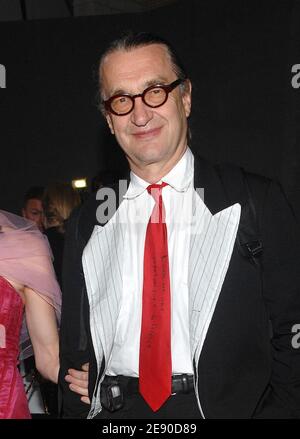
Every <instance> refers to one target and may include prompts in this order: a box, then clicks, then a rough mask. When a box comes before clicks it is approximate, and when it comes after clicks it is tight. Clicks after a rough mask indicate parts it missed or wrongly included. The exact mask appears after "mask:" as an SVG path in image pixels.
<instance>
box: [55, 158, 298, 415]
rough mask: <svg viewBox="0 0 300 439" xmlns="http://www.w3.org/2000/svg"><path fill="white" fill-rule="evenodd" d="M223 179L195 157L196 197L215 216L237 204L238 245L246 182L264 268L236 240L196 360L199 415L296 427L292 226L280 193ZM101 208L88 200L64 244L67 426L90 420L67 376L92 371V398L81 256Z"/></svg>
mask: <svg viewBox="0 0 300 439" xmlns="http://www.w3.org/2000/svg"><path fill="white" fill-rule="evenodd" d="M223 169H225V170H226V172H225V173H224V172H223V173H220V172H219V170H218V167H216V166H214V165H212V164H210V163H208V162H207V161H205V160H203V159H201V158H199V157H195V173H194V184H195V188H204V201H205V204H206V206H207V207H208V208H209V210H210V211H211V213H212V214H215V213H217V212H218V211H220V210H222V209H225V208H226V207H228V206H230V205H232V204H233V203H235V202H239V203H240V204H241V206H242V213H241V219H240V225H239V230H238V235H237V238H238V237H239V234H241V233H242V228H243V223H244V220H245V215H247V204H248V201H249V200H248V195H247V192H245V190H244V182H243V179H244V176H245V175H246V177H247V181H248V186H249V190H250V191H251V194H252V196H251V200H252V202H253V203H254V205H255V212H256V215H257V221H258V230H259V234H260V236H259V238H260V239H261V241H262V243H263V254H262V256H261V267H262V268H261V269H260V268H259V267H257V266H255V264H253V263H251V261H250V260H249V258H247V257H245V254H243V252H241V250H240V247H239V244H238V241H239V240H238V239H237V240H236V243H235V246H234V249H233V254H232V258H231V260H230V264H229V268H228V271H227V274H226V277H225V280H224V284H223V287H222V290H221V293H220V297H219V299H218V302H217V305H216V309H215V312H214V315H213V317H212V321H211V323H210V326H209V329H208V332H207V336H206V339H205V342H204V346H203V349H202V352H201V356H200V360H199V367H198V373H199V383H198V386H199V395H200V399H201V405H202V409H203V412H204V415H205V417H206V418H297V417H300V349H296V348H294V347H293V345H292V338H293V336H294V335H295V334H294V333H293V332H292V327H293V326H294V325H295V324H297V323H300V251H299V243H300V238H299V224H297V222H296V220H295V217H294V215H293V212H292V209H291V208H290V206H289V204H288V202H287V200H286V198H285V196H284V194H283V192H282V190H281V188H280V186H279V185H278V184H277V183H275V182H273V181H271V180H268V179H266V178H263V177H259V176H255V175H253V174H245V173H244V172H243V171H242V170H241V169H240V168H237V167H227V166H225V167H223ZM224 175H225V176H226V177H225V179H224ZM225 180H226V181H225ZM239 188H240V190H238V189H239ZM115 189H116V190H117V187H116V188H115ZM98 205H99V201H96V200H95V196H92V197H91V198H90V199H89V200H88V201H87V202H86V203H85V204H84V205H83V206H82V207H81V208H79V209H77V211H75V212H74V214H73V215H72V216H71V218H70V220H69V226H68V229H67V234H66V245H65V256H64V281H63V300H62V321H61V330H60V362H61V369H60V373H59V384H60V391H61V399H62V414H63V416H64V417H72V418H75V417H86V416H87V413H88V411H89V406H87V405H86V404H84V403H82V402H81V401H80V397H79V396H78V395H77V394H75V393H73V392H71V391H70V390H69V388H68V384H67V383H66V382H65V380H64V376H65V375H66V374H67V369H68V368H70V367H73V368H77V369H80V368H81V365H82V364H83V363H85V362H90V374H89V391H90V395H91V394H92V390H93V388H94V385H95V381H96V376H97V371H96V362H95V356H94V351H93V346H92V342H91V334H90V328H89V305H88V299H87V293H86V286H85V281H84V276H83V270H82V263H81V256H82V252H83V249H84V247H85V245H86V243H87V241H88V240H89V237H90V235H91V233H92V230H93V228H94V225H95V224H98V225H99V223H96V209H97V207H98ZM103 367H104V365H103V364H102V369H103ZM174 415H176V414H174Z"/></svg>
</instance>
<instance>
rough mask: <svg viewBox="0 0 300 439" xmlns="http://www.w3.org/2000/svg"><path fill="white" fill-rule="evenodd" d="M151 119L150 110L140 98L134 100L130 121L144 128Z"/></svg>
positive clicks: (151, 112) (151, 113)
mask: <svg viewBox="0 0 300 439" xmlns="http://www.w3.org/2000/svg"><path fill="white" fill-rule="evenodd" d="M152 118H153V111H152V108H150V107H148V106H147V105H146V104H145V103H144V102H143V101H142V98H141V97H138V98H135V102H134V108H133V110H132V114H131V121H132V122H133V123H134V124H135V125H136V126H139V127H141V126H146V125H147V123H148V122H149V121H150V120H151V119H152Z"/></svg>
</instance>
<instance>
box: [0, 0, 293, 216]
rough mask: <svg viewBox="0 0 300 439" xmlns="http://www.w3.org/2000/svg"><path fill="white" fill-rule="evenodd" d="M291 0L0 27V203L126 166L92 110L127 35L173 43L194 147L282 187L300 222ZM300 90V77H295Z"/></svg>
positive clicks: (206, 4)
mask: <svg viewBox="0 0 300 439" xmlns="http://www.w3.org/2000/svg"><path fill="white" fill-rule="evenodd" d="M299 27H300V2H299V0H277V1H266V0H247V1H246V0H220V1H212V0H202V1H199V0H198V1H196V0H182V1H177V2H175V3H172V4H167V5H166V6H164V7H160V8H158V9H154V10H151V11H147V12H142V13H128V14H114V15H106V16H105V15H102V16H93V17H92V16H91V17H80V18H79V17H76V18H74V17H69V18H68V17H67V18H59V19H48V20H45V19H44V20H31V21H18V22H17V21H16V22H13V21H11V22H1V23H0V64H3V65H5V67H6V88H3V89H0V105H1V110H0V142H1V155H0V158H1V168H0V169H1V170H0V208H2V209H6V210H11V211H13V212H15V213H18V212H19V209H20V207H21V203H22V198H23V195H24V192H25V191H26V189H27V188H28V187H29V186H31V185H47V184H48V183H49V182H51V181H54V180H64V181H70V180H72V179H74V178H79V177H88V178H89V179H91V178H92V177H93V176H94V175H95V174H96V173H97V171H99V170H117V169H122V168H124V166H125V161H124V159H123V157H122V154H121V153H120V151H119V149H118V147H117V146H116V144H115V142H114V139H113V137H112V136H111V135H110V134H109V132H108V129H107V128H106V126H105V123H104V120H103V119H102V116H101V115H100V113H99V112H98V110H97V109H96V105H95V95H96V91H97V83H96V78H95V71H96V69H97V62H98V59H99V56H100V54H101V51H102V49H103V48H104V47H105V45H106V44H107V43H108V42H109V41H110V40H111V39H113V38H114V37H116V36H118V34H119V33H120V32H121V31H123V30H126V29H133V30H143V31H152V32H156V33H159V34H160V35H162V36H163V37H165V38H167V39H169V40H170V41H171V42H172V43H173V45H175V47H177V48H178V52H179V54H180V55H181V58H182V59H183V61H184V64H185V65H186V68H187V70H188V71H189V72H190V77H191V80H192V83H193V109H192V116H191V120H190V125H191V129H192V148H193V149H194V150H197V151H198V152H200V153H201V154H202V155H203V156H205V157H206V158H208V159H210V160H212V161H226V162H231V163H235V164H238V165H241V166H243V167H244V168H246V169H248V170H250V171H254V172H257V173H260V174H263V175H266V176H269V177H274V178H277V179H278V180H280V181H281V183H282V184H283V186H284V188H285V190H286V193H287V195H288V198H289V200H290V202H291V204H292V206H293V207H294V209H295V212H296V213H297V214H299V215H300V196H299V193H300V171H299V169H300V160H299V129H300V112H299V98H300V88H293V87H292V83H291V80H292V77H293V75H295V74H293V73H292V72H291V69H292V66H293V65H295V64H300V31H299ZM299 85H300V80H299Z"/></svg>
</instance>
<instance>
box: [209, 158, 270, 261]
mask: <svg viewBox="0 0 300 439" xmlns="http://www.w3.org/2000/svg"><path fill="white" fill-rule="evenodd" d="M217 172H218V175H219V177H220V179H221V181H222V183H223V185H224V190H225V193H226V197H227V199H228V201H229V202H230V203H231V204H234V203H240V204H241V218H240V225H239V231H238V234H237V242H238V248H239V251H240V252H241V254H242V255H243V256H244V257H245V258H247V259H249V260H250V262H251V263H253V264H254V265H255V266H257V267H258V268H259V269H260V268H261V260H260V256H261V255H262V253H263V243H262V240H261V233H260V222H259V218H258V213H257V209H256V206H255V203H254V200H253V195H252V192H251V189H250V185H249V182H248V178H247V174H246V172H244V171H243V170H242V169H241V168H235V167H234V168H231V167H227V166H223V165H218V166H217Z"/></svg>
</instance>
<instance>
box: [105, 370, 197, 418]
mask: <svg viewBox="0 0 300 439" xmlns="http://www.w3.org/2000/svg"><path fill="white" fill-rule="evenodd" d="M193 390H194V376H193V375H187V374H181V375H173V376H172V395H176V394H178V393H185V394H187V393H190V392H191V391H193ZM136 393H139V379H138V378H133V377H126V376H124V375H117V376H108V375H105V378H104V380H103V382H102V384H101V404H102V405H103V406H104V408H106V409H107V410H109V411H111V412H114V411H116V410H119V409H121V408H122V407H123V405H124V398H126V396H130V395H133V394H136Z"/></svg>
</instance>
